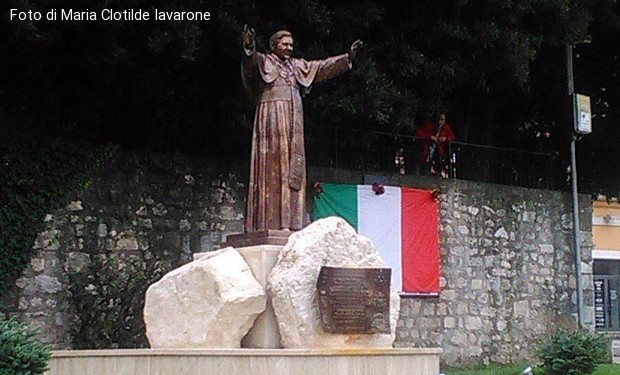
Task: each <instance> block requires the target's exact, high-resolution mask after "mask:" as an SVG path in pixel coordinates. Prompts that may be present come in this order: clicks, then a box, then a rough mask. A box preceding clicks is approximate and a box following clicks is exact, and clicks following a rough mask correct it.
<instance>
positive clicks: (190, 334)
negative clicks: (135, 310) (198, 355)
mask: <svg viewBox="0 0 620 375" xmlns="http://www.w3.org/2000/svg"><path fill="white" fill-rule="evenodd" d="M266 301H267V296H266V293H265V290H264V288H263V287H262V286H261V285H260V284H259V282H258V281H256V279H255V278H254V276H253V275H252V271H251V270H250V267H249V266H248V264H247V263H246V262H245V261H244V260H243V258H242V257H241V255H240V254H239V253H238V252H237V250H235V249H233V248H232V247H229V248H226V249H223V250H219V251H214V252H210V253H206V255H205V256H203V257H202V258H200V259H198V260H196V261H193V262H191V263H188V264H186V265H184V266H182V267H179V268H177V269H175V270H173V271H171V272H169V273H168V274H166V275H165V276H164V277H163V278H162V279H161V280H160V281H158V282H156V283H154V284H153V285H151V286H150V287H149V289H148V290H147V292H146V298H145V304H144V322H145V323H146V336H147V338H148V340H149V343H150V344H151V348H238V347H240V343H241V339H242V338H243V336H244V335H245V334H246V333H247V332H248V331H249V329H250V328H251V327H252V324H253V323H254V320H255V319H256V317H257V316H258V315H259V314H260V313H261V312H262V311H263V310H264V309H265V304H266Z"/></svg>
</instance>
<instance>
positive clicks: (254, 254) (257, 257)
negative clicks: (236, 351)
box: [237, 245, 282, 349]
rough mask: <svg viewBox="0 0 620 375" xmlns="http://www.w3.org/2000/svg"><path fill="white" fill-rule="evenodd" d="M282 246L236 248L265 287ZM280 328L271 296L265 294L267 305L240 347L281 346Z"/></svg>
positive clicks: (262, 347)
mask: <svg viewBox="0 0 620 375" xmlns="http://www.w3.org/2000/svg"><path fill="white" fill-rule="evenodd" d="M281 249H282V246H275V245H260V246H249V247H242V248H239V249H237V251H239V253H240V254H241V256H242V257H243V259H245V261H246V262H247V263H248V265H249V266H250V269H251V270H252V273H253V274H254V277H255V278H256V280H258V282H259V283H260V284H261V285H262V286H263V288H265V289H267V278H268V277H269V273H270V272H271V270H272V269H273V266H275V265H276V262H277V261H278V254H279V253H280V250H281ZM280 339H281V338H280V330H279V329H278V322H277V320H276V314H275V313H274V312H273V306H272V305H271V296H267V307H266V308H265V311H263V312H262V313H261V314H260V315H259V316H258V318H256V320H255V321H254V326H252V328H251V329H250V331H249V332H248V333H247V334H246V335H245V337H244V338H243V340H242V341H241V347H242V348H261V349H275V348H280V347H282V344H281V343H280V341H281V340H280Z"/></svg>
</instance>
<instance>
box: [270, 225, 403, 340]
mask: <svg viewBox="0 0 620 375" xmlns="http://www.w3.org/2000/svg"><path fill="white" fill-rule="evenodd" d="M321 266H332V267H350V268H387V265H386V264H385V262H384V261H383V259H382V258H381V256H380V255H379V253H378V252H377V251H376V250H375V249H374V247H373V245H372V243H371V242H370V240H368V239H367V238H366V237H364V236H360V235H358V234H357V233H356V232H355V229H353V227H351V226H350V225H349V224H348V223H347V222H346V221H344V220H343V219H341V218H337V217H330V218H325V219H321V220H318V221H316V222H314V223H312V224H311V225H309V226H308V227H306V228H305V229H303V230H301V231H299V232H296V233H294V234H292V235H291V236H290V237H289V240H288V243H287V244H286V245H285V246H284V248H283V249H282V250H281V252H280V255H279V257H278V262H277V263H276V265H275V267H274V268H273V270H272V271H271V274H270V275H269V281H268V291H269V294H270V296H271V298H272V303H273V309H274V311H275V314H276V319H277V321H278V326H279V328H280V334H281V335H282V344H283V346H284V347H285V348H344V349H346V348H368V347H383V348H385V347H392V343H393V342H394V338H395V332H396V322H397V321H398V314H399V310H400V297H399V296H398V293H397V292H396V289H395V288H394V286H392V287H391V292H390V330H391V334H331V333H325V332H324V331H323V328H322V325H321V321H320V314H319V307H318V304H317V286H316V285H317V278H318V275H319V271H320V270H321Z"/></svg>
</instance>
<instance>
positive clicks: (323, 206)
mask: <svg viewBox="0 0 620 375" xmlns="http://www.w3.org/2000/svg"><path fill="white" fill-rule="evenodd" d="M321 187H322V188H323V193H322V194H321V195H320V196H319V197H316V198H315V199H314V218H315V220H316V219H322V218H324V217H328V216H340V217H342V218H343V219H345V220H346V221H347V222H348V223H349V224H350V225H351V226H352V227H353V228H355V229H356V230H357V229H358V228H359V227H358V225H357V224H358V218H357V185H340V184H330V183H321Z"/></svg>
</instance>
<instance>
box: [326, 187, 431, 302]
mask: <svg viewBox="0 0 620 375" xmlns="http://www.w3.org/2000/svg"><path fill="white" fill-rule="evenodd" d="M320 186H321V188H322V192H321V193H320V194H319V195H317V196H315V198H314V217H315V219H321V218H325V217H328V216H340V217H342V218H343V219H345V220H346V221H347V222H348V223H349V224H351V226H353V227H354V228H355V229H356V230H357V232H358V233H359V234H361V235H363V236H366V237H368V239H370V241H371V242H372V244H373V245H374V246H375V248H376V249H377V250H378V251H379V253H380V254H381V256H382V257H383V259H384V260H385V262H386V263H387V264H388V266H389V267H390V268H392V285H394V286H395V287H396V289H397V290H399V291H402V294H404V295H407V294H409V295H426V296H435V295H438V294H439V235H438V211H439V210H438V204H437V202H436V201H435V200H434V199H433V195H432V192H431V191H429V190H420V189H413V188H405V187H395V186H384V187H382V188H383V189H384V192H383V193H382V194H377V193H376V192H375V191H374V190H373V186H372V185H341V184H330V183H321V184H320Z"/></svg>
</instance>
